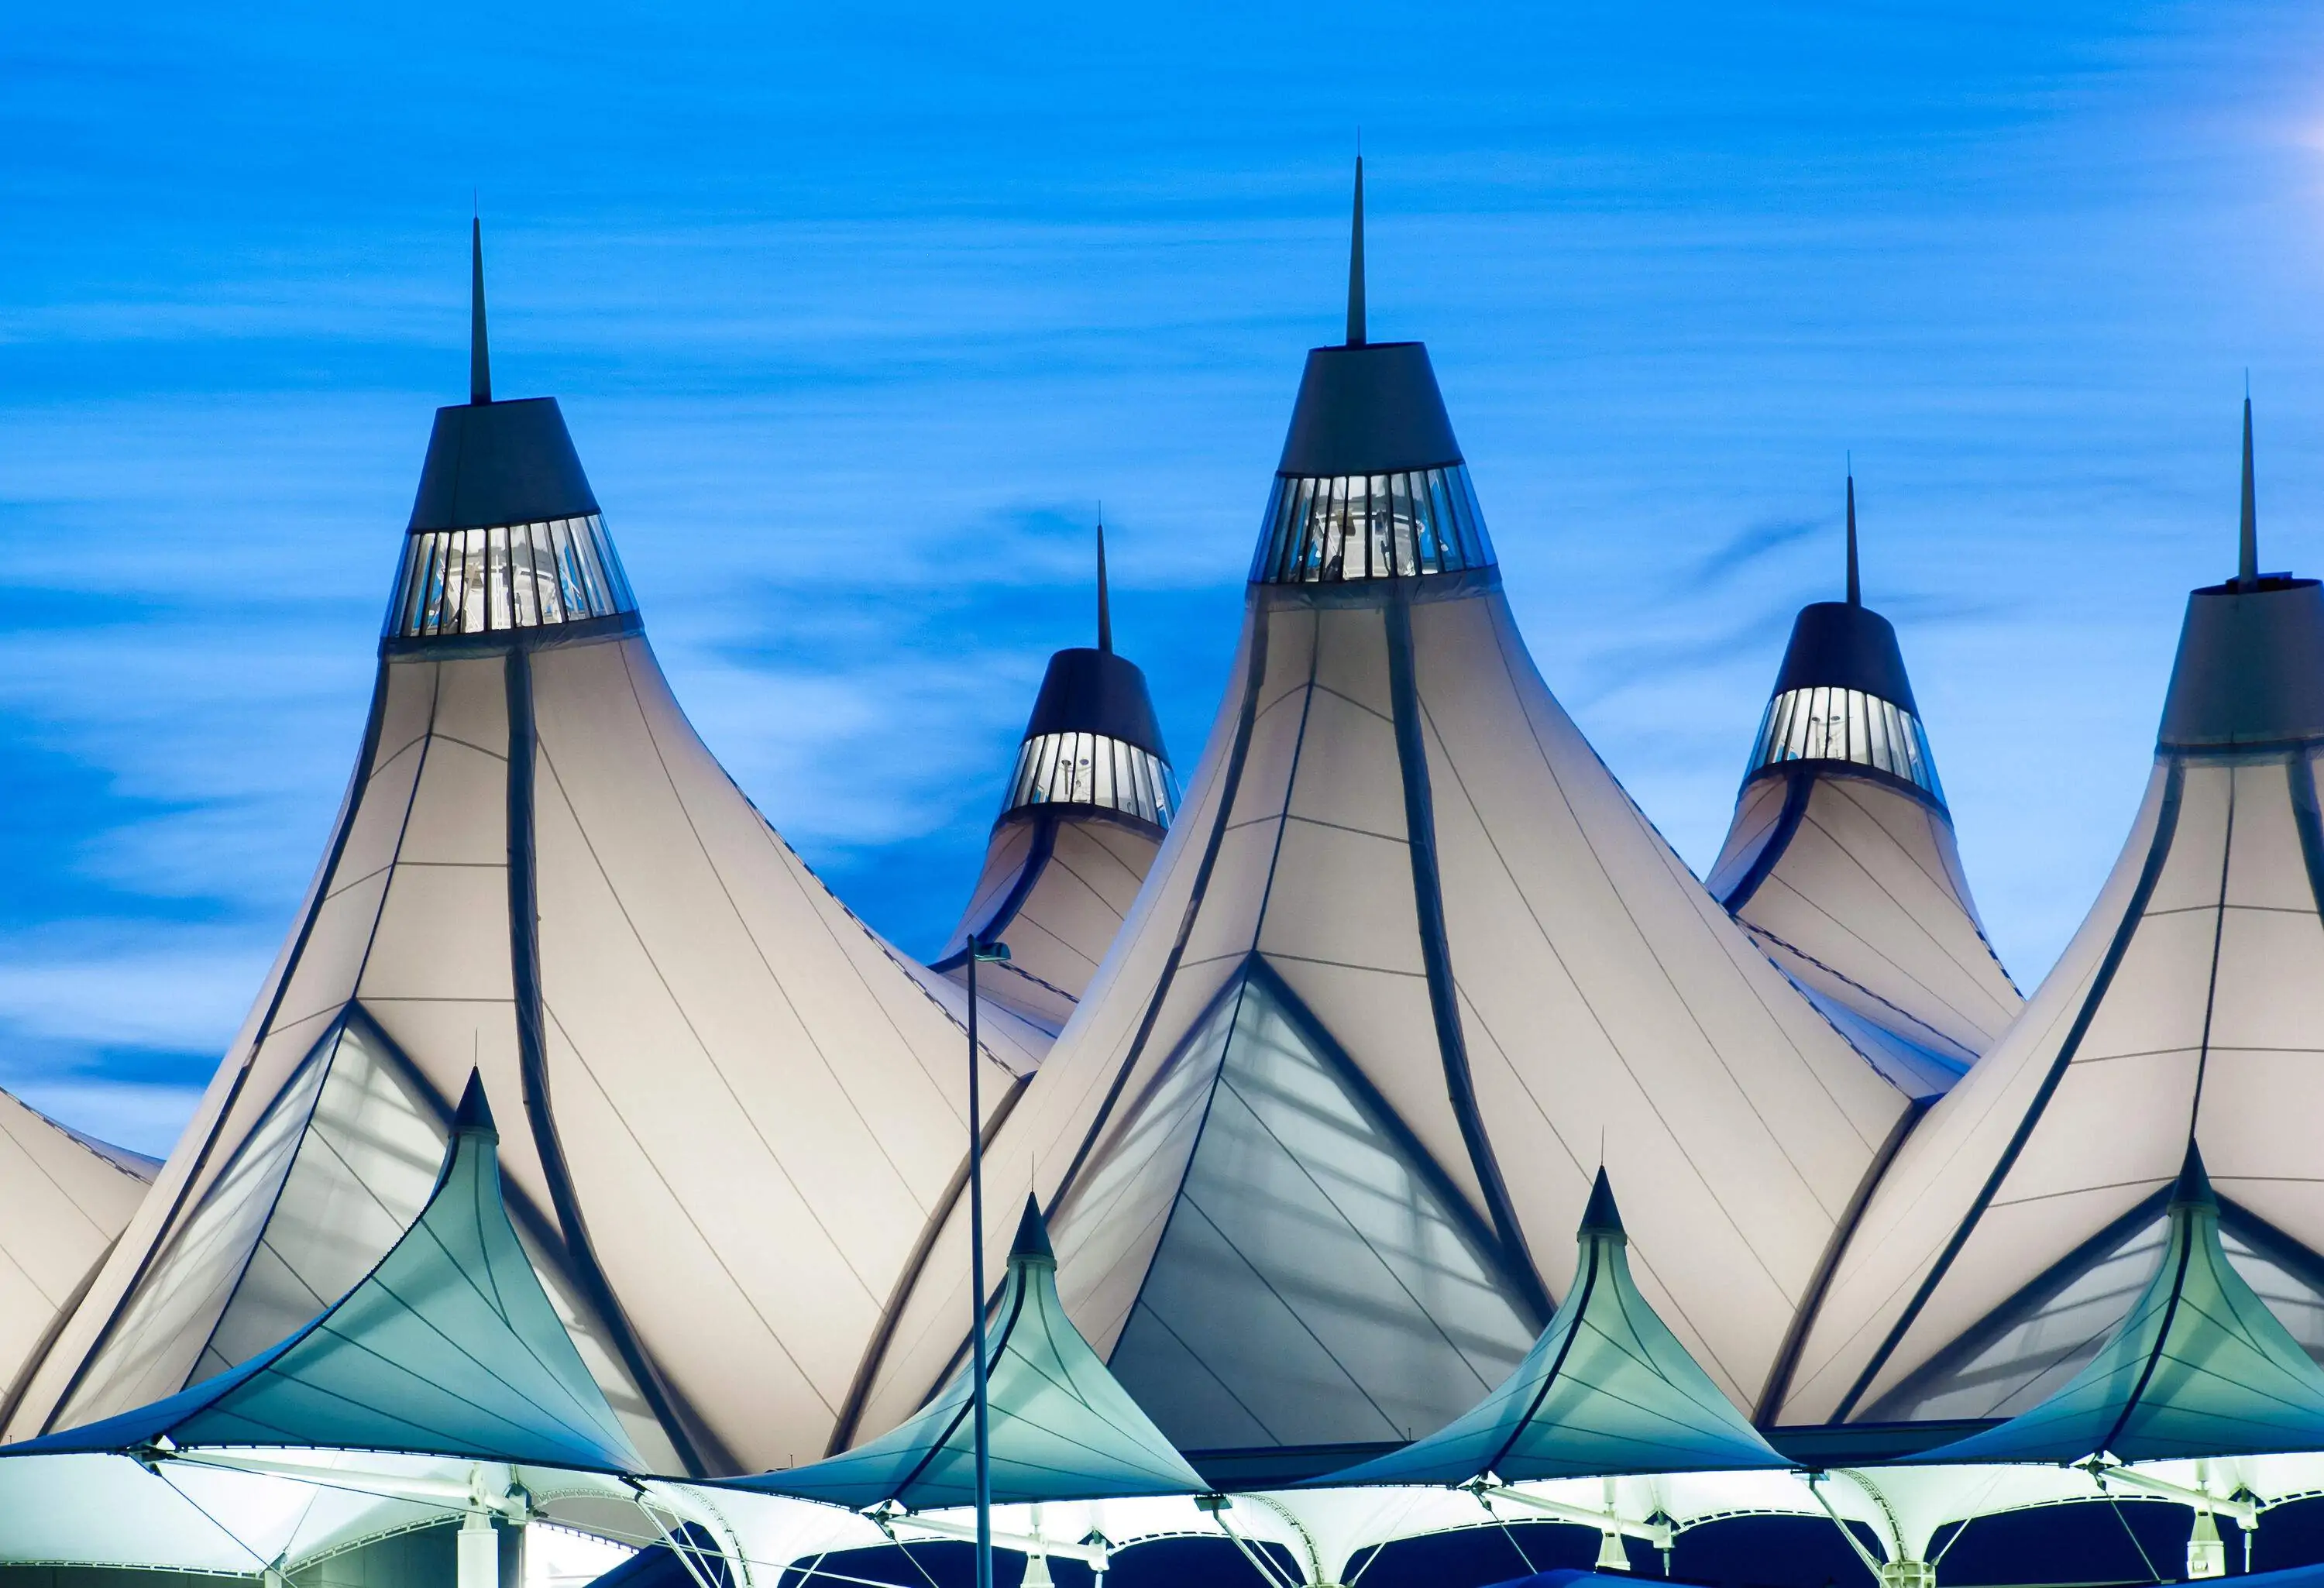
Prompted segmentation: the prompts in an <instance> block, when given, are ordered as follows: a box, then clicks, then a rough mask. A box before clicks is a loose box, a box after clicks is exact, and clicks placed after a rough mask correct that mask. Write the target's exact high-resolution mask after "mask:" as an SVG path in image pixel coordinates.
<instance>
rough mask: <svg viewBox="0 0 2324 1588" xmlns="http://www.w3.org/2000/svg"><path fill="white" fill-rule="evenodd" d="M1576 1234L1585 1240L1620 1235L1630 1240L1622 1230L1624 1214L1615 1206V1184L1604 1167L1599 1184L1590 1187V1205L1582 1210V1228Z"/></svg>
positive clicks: (1600, 1172) (1600, 1173) (1600, 1169)
mask: <svg viewBox="0 0 2324 1588" xmlns="http://www.w3.org/2000/svg"><path fill="white" fill-rule="evenodd" d="M1574 1233H1575V1234H1576V1235H1577V1236H1580V1237H1581V1238H1582V1239H1584V1240H1587V1239H1588V1238H1589V1237H1591V1236H1592V1235H1620V1236H1622V1237H1623V1238H1624V1239H1625V1240H1627V1239H1628V1233H1627V1232H1625V1231H1624V1230H1623V1228H1622V1214H1621V1213H1620V1211H1619V1210H1618V1209H1617V1208H1616V1207H1615V1205H1614V1184H1613V1182H1612V1181H1610V1180H1609V1179H1608V1178H1607V1177H1606V1170H1605V1168H1604V1167H1603V1166H1602V1165H1601V1166H1600V1168H1599V1170H1598V1182H1597V1184H1595V1185H1593V1186H1591V1187H1590V1202H1589V1205H1587V1206H1585V1207H1584V1208H1582V1227H1581V1228H1580V1229H1578V1230H1576V1231H1575V1232H1574Z"/></svg>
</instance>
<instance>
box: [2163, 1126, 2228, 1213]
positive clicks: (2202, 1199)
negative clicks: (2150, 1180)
mask: <svg viewBox="0 0 2324 1588" xmlns="http://www.w3.org/2000/svg"><path fill="white" fill-rule="evenodd" d="M2171 1205H2172V1206H2173V1207H2204V1208H2209V1209H2210V1210H2211V1211H2212V1212H2213V1213H2217V1212H2218V1211H2219V1199H2218V1196H2215V1195H2213V1193H2212V1191H2211V1177H2210V1176H2209V1175H2208V1174H2206V1173H2205V1172H2204V1170H2203V1153H2202V1149H2200V1148H2199V1147H2197V1146H2196V1145H2195V1143H2194V1141H2193V1140H2192V1139H2191V1138H2190V1140H2188V1143H2187V1159H2186V1161H2185V1162H2184V1163H2182V1164H2181V1165H2180V1166H2179V1178H2178V1180H2177V1182H2176V1183H2174V1184H2173V1185H2172V1187H2171Z"/></svg>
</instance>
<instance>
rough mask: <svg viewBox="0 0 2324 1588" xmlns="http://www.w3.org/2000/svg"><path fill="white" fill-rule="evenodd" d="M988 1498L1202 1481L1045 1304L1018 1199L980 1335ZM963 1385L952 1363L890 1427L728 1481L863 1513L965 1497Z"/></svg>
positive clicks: (1033, 1224)
mask: <svg viewBox="0 0 2324 1588" xmlns="http://www.w3.org/2000/svg"><path fill="white" fill-rule="evenodd" d="M986 1345H987V1355H988V1359H989V1361H990V1362H991V1389H990V1397H991V1463H992V1499H993V1501H994V1502H995V1503H996V1504H1024V1503H1030V1502H1034V1501H1038V1500H1099V1499H1119V1498H1127V1497H1129V1496H1131V1495H1139V1494H1193V1493H1200V1492H1202V1491H1204V1490H1206V1489H1208V1488H1209V1487H1210V1485H1209V1484H1207V1483H1205V1482H1203V1478H1202V1475H1201V1474H1200V1473H1196V1472H1195V1471H1194V1468H1192V1467H1190V1466H1188V1465H1187V1464H1186V1461H1185V1457H1184V1456H1182V1455H1180V1454H1178V1452H1177V1450H1176V1448H1175V1447H1174V1446H1173V1445H1171V1443H1170V1441H1169V1440H1167V1439H1166V1438H1165V1437H1163V1435H1162V1431H1161V1430H1160V1429H1159V1428H1157V1427H1156V1426H1154V1424H1153V1422H1152V1421H1151V1420H1150V1419H1149V1418H1148V1417H1147V1415H1146V1413H1145V1412H1144V1411H1142V1410H1140V1409H1139V1405H1138V1403H1137V1402H1136V1401H1134V1400H1132V1399H1130V1392H1129V1391H1128V1390H1124V1389H1123V1388H1122V1387H1121V1386H1120V1383H1118V1382H1117V1381H1116V1380H1115V1379H1114V1377H1113V1375H1112V1374H1111V1373H1110V1372H1108V1371H1106V1367H1105V1364H1104V1363H1103V1362H1100V1361H1099V1360H1098V1356H1097V1353H1096V1352H1094V1351H1093V1350H1091V1349H1090V1344H1089V1342H1088V1341H1086V1340H1084V1339H1083V1338H1082V1335H1081V1331H1080V1330H1078V1329H1076V1328H1074V1325H1073V1320H1071V1319H1070V1318H1068V1317H1066V1316H1065V1307H1064V1306H1063V1305H1062V1304H1061V1303H1060V1302H1059V1301H1058V1299H1057V1260H1056V1256H1055V1254H1054V1253H1052V1252H1051V1251H1050V1249H1049V1237H1048V1233H1047V1229H1046V1228H1045V1226H1044V1225H1043V1224H1042V1222H1041V1211H1040V1208H1039V1206H1038V1205H1036V1204H1035V1203H1033V1202H1032V1201H1031V1200H1030V1199H1029V1198H1028V1201H1027V1203H1026V1206H1025V1217H1024V1219H1023V1221H1022V1222H1021V1223H1019V1225H1018V1229H1017V1242H1016V1245H1015V1247H1014V1249H1013V1250H1012V1251H1010V1254H1009V1273H1008V1278H1007V1279H1006V1280H1005V1282H1004V1284H1003V1288H1002V1291H1001V1305H1000V1306H999V1308H998V1309H997V1310H996V1312H995V1313H994V1315H993V1319H992V1322H991V1326H990V1329H989V1332H988V1334H987V1335H986ZM971 1397H972V1386H971V1382H970V1377H969V1372H968V1370H967V1369H965V1368H963V1369H962V1370H961V1371H958V1372H956V1373H954V1375H953V1377H952V1378H951V1379H950V1380H947V1381H946V1383H945V1387H944V1388H943V1390H940V1391H938V1392H937V1394H936V1398H935V1399H933V1400H931V1401H930V1402H929V1403H928V1404H927V1406H926V1407H925V1408H922V1409H921V1410H920V1411H919V1412H918V1414H917V1415H916V1416H914V1417H910V1418H909V1419H908V1420H907V1421H905V1422H904V1423H902V1424H901V1425H899V1426H897V1427H895V1428H893V1429H891V1430H890V1431H889V1432H888V1433H886V1434H884V1435H882V1436H880V1437H879V1438H877V1439H873V1440H871V1441H870V1442H868V1443H866V1444H863V1445H858V1446H857V1447H856V1448H855V1449H853V1450H850V1451H847V1452H846V1453H844V1454H840V1455H835V1456H833V1457H831V1458H830V1459H829V1460H827V1461H819V1462H816V1463H813V1464H812V1465H809V1466H803V1467H793V1468H790V1469H789V1470H788V1471H786V1472H779V1473H763V1474H761V1476H758V1477H755V1478H745V1479H743V1480H742V1482H741V1483H740V1485H739V1486H740V1487H742V1488H746V1489H756V1490H760V1491H764V1492H767V1493H772V1494H789V1495H796V1496H798V1497H799V1498H801V1499H805V1500H828V1501H830V1502H832V1503H834V1504H836V1505H846V1506H853V1507H854V1508H856V1509H857V1510H863V1509H866V1508H868V1507H871V1506H874V1505H878V1504H880V1503H881V1502H882V1501H884V1500H895V1501H897V1502H898V1503H899V1504H902V1505H905V1506H908V1507H910V1508H911V1509H913V1510H927V1509H932V1508H935V1507H938V1506H947V1505H973V1504H974V1503H975V1502H976V1468H975V1461H976V1446H975V1437H976V1436H975V1429H974V1426H973V1420H972V1417H971V1412H972V1410H973V1407H972V1405H971Z"/></svg>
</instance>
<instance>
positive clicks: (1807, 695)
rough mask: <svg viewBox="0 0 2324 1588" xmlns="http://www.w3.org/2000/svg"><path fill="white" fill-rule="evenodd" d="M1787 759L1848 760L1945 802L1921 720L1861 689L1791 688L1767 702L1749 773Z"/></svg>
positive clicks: (1935, 763)
mask: <svg viewBox="0 0 2324 1588" xmlns="http://www.w3.org/2000/svg"><path fill="white" fill-rule="evenodd" d="M1785 761H1845V762H1853V763H1855V764H1856V765H1858V766H1868V767H1875V768H1877V769H1878V770H1879V771H1884V772H1886V773H1887V774H1888V775H1889V776H1891V777H1894V778H1902V779H1903V780H1904V781H1906V782H1908V783H1911V784H1913V785H1914V787H1915V788H1918V789H1922V790H1923V791H1924V792H1926V793H1927V794H1928V795H1929V797H1930V798H1931V799H1934V800H1936V801H1937V803H1938V804H1940V805H1941V804H1943V803H1944V799H1945V791H1944V789H1943V788H1942V787H1941V786H1940V785H1939V783H1938V782H1937V762H1936V758H1935V757H1933V756H1932V755H1931V754H1930V753H1929V736H1928V734H1926V733H1924V732H1923V731H1922V728H1921V719H1920V718H1918V717H1916V716H1914V715H1913V714H1912V713H1911V712H1909V711H1907V710H1905V709H1904V707H1903V706H1898V705H1896V704H1895V702H1894V701H1889V700H1883V699H1881V698H1880V697H1878V696H1877V695H1867V694H1866V693H1865V692H1864V691H1863V690H1861V689H1840V688H1810V689H1786V690H1784V693H1782V694H1781V695H1778V696H1776V697H1775V698H1774V699H1773V700H1770V701H1769V702H1767V715H1766V716H1764V717H1762V718H1760V719H1759V739H1758V743H1757V746H1756V747H1755V748H1754V749H1753V751H1752V752H1751V766H1750V770H1749V771H1747V772H1745V773H1744V776H1746V777H1748V776H1750V775H1751V773H1752V772H1756V771H1759V770H1760V769H1761V768H1763V767H1770V766H1774V765H1775V764H1776V763H1777V762H1785Z"/></svg>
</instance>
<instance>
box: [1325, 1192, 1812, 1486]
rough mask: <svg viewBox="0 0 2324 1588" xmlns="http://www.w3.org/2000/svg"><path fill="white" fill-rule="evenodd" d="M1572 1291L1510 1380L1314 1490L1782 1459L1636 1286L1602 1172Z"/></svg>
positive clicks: (1778, 1462) (1687, 1468)
mask: <svg viewBox="0 0 2324 1588" xmlns="http://www.w3.org/2000/svg"><path fill="white" fill-rule="evenodd" d="M1580 1235H1581V1243H1582V1262H1581V1268H1580V1270H1579V1272H1578V1275H1577V1277H1576V1279H1575V1283H1574V1286H1573V1288H1572V1290H1571V1291H1570V1292H1568V1293H1567V1296H1566V1298H1565V1304H1564V1305H1563V1306H1560V1307H1559V1308H1558V1309H1557V1313H1556V1316H1554V1317H1552V1318H1551V1319H1550V1321H1549V1326H1548V1327H1547V1328H1545V1329H1544V1330H1543V1331H1542V1333H1541V1338H1540V1339H1539V1340H1537V1341H1535V1343H1534V1347H1533V1349H1532V1350H1531V1351H1529V1352H1527V1353H1526V1358H1525V1360H1524V1361H1523V1362H1519V1363H1518V1364H1517V1371H1515V1372H1513V1373H1511V1374H1510V1375H1509V1376H1508V1378H1507V1379H1506V1380H1502V1382H1501V1385H1500V1387H1499V1389H1497V1390H1494V1391H1493V1392H1492V1393H1491V1394H1490V1395H1489V1396H1487V1397H1486V1398H1485V1399H1483V1400H1482V1401H1480V1402H1479V1403H1478V1405H1477V1406H1476V1407H1475V1408H1473V1409H1472V1410H1471V1411H1469V1412H1468V1413H1466V1414H1465V1415H1463V1416H1462V1417H1460V1418H1458V1419H1457V1420H1455V1421H1454V1422H1453V1423H1452V1424H1451V1425H1450V1426H1447V1427H1445V1428H1443V1429H1442V1430H1440V1431H1439V1432H1437V1433H1434V1434H1432V1435H1430V1436H1428V1437H1427V1438H1425V1439H1419V1440H1416V1441H1414V1442H1413V1443H1412V1444H1410V1445H1406V1446H1405V1447H1404V1448H1403V1449H1402V1450H1399V1451H1397V1452H1395V1453H1394V1454H1389V1455H1384V1456H1381V1457H1379V1459H1378V1460H1376V1461H1369V1462H1366V1463H1363V1464H1362V1465H1360V1466H1356V1467H1351V1468H1349V1469H1348V1470H1347V1471H1345V1472H1342V1473H1333V1474H1332V1475H1331V1476H1329V1477H1325V1478H1321V1479H1316V1480H1314V1482H1318V1483H1321V1484H1328V1485H1337V1484H1351V1483H1465V1482H1468V1481H1469V1480H1470V1479H1471V1478H1479V1477H1483V1476H1485V1475H1486V1474H1488V1473H1490V1474H1491V1475H1493V1476H1495V1477H1498V1478H1499V1479H1501V1480H1502V1481H1503V1482H1517V1481H1520V1480H1525V1479H1533V1478H1571V1477H1599V1476H1604V1475H1608V1474H1620V1473H1675V1472H1718V1471H1736V1470H1749V1469H1754V1468H1764V1467H1780V1466H1785V1465H1788V1464H1789V1463H1787V1462H1785V1461H1784V1458H1783V1457H1782V1456H1781V1455H1779V1454H1776V1453H1775V1450H1774V1449H1773V1448H1772V1447H1771V1446H1770V1445H1768V1444H1767V1442H1766V1440H1764V1439H1762V1438H1761V1437H1760V1436H1759V1435H1758V1432H1757V1430H1756V1429H1754V1428H1753V1427H1752V1426H1751V1424H1750V1421H1749V1419H1748V1418H1747V1417H1744V1416H1743V1414H1742V1413H1741V1412H1739V1411H1738V1410H1736V1409H1735V1407H1734V1405H1733V1404H1732V1403H1731V1402H1729V1400H1728V1399H1727V1398H1726V1397H1725V1396H1724V1395H1722V1394H1720V1391H1719V1387H1718V1386H1717V1385H1716V1384H1713V1383H1712V1382H1711V1377H1710V1375H1709V1374H1707V1373H1705V1372H1704V1371H1702V1369H1701V1368H1700V1367H1698V1366H1697V1365H1695V1362H1694V1359H1693V1358H1692V1357H1691V1356H1689V1355H1688V1354H1687V1353H1686V1348H1685V1347H1684V1346H1683V1345H1681V1344H1680V1343H1678V1340H1677V1337H1676V1336H1674V1334H1672V1333H1671V1332H1670V1330H1669V1329H1668V1328H1667V1327H1665V1325H1664V1324H1663V1321H1662V1319H1661V1318H1659V1317H1657V1316H1655V1310H1654V1308H1653V1307H1651V1306H1647V1305H1646V1298H1645V1297H1642V1296H1640V1295H1639V1294H1638V1291H1637V1286H1636V1285H1635V1284H1634V1283H1632V1281H1631V1279H1630V1265H1629V1254H1628V1246H1629V1240H1628V1237H1627V1236H1626V1235H1624V1233H1622V1221H1621V1216H1620V1214H1618V1212H1617V1211H1616V1209H1615V1206H1614V1192H1613V1187H1612V1186H1610V1185H1609V1183H1608V1181H1607V1178H1606V1171H1605V1170H1603V1169H1600V1170H1599V1171H1598V1182H1597V1185H1596V1186H1594V1187H1593V1188H1592V1189H1591V1196H1590V1204H1589V1206H1588V1208H1587V1210H1586V1211H1585V1212H1584V1213H1583V1214H1582V1229H1581V1233H1580Z"/></svg>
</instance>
